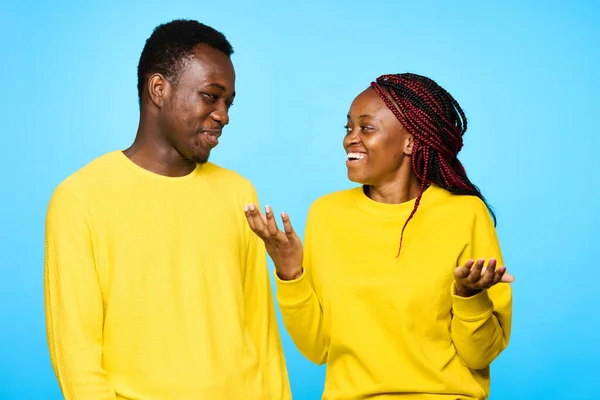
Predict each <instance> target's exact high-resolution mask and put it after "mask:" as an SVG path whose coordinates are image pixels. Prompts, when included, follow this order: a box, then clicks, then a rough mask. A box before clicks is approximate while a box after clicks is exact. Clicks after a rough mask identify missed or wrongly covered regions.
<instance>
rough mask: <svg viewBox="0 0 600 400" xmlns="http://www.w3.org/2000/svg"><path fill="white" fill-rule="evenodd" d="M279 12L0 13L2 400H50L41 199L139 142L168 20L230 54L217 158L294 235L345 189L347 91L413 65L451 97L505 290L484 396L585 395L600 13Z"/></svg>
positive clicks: (297, 387) (599, 6) (295, 7)
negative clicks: (144, 74) (141, 67)
mask: <svg viewBox="0 0 600 400" xmlns="http://www.w3.org/2000/svg"><path fill="white" fill-rule="evenodd" d="M284 3H285V2H278V1H262V2H257V3H255V4H254V5H251V4H250V2H246V1H233V0H229V1H224V2H220V1H216V0H215V1H213V2H203V1H198V0H196V1H176V0H169V1H144V2H135V3H134V2H125V1H118V2H117V1H103V2H93V3H88V4H83V3H82V2H58V1H54V2H50V1H48V2H43V3H42V2H40V3H39V4H38V3H36V2H32V1H19V2H13V1H9V2H6V1H3V2H2V4H1V6H0V15H1V17H0V38H1V39H0V77H1V79H2V82H1V85H0V88H1V91H2V93H4V94H3V95H2V96H0V113H1V120H0V130H1V131H0V133H1V135H0V138H1V142H0V144H1V146H2V147H1V149H2V155H1V157H0V171H1V172H0V173H1V174H2V184H1V185H0V189H1V190H2V196H1V197H0V205H1V210H0V250H1V251H0V268H1V274H0V323H1V329H0V398H1V399H59V398H62V397H61V395H60V392H59V390H58V386H57V384H56V381H55V378H54V375H53V372H52V368H51V365H50V362H49V356H48V352H47V347H46V337H45V328H44V312H43V245H44V217H45V212H46V207H47V204H48V200H49V198H50V195H51V193H52V191H53V189H54V188H55V187H56V185H57V184H58V183H59V182H60V181H61V180H62V179H64V178H65V177H66V176H68V175H69V174H71V173H72V172H74V171H75V170H76V169H78V168H80V167H82V166H83V165H84V164H86V163H87V162H89V161H91V160H92V159H94V158H95V157H97V156H99V155H101V154H104V153H106V152H108V151H112V150H115V149H119V148H121V149H122V148H125V147H127V146H128V145H129V144H130V143H131V141H132V140H133V137H134V134H135V131H136V128H137V121H138V103H137V92H136V67H137V62H138V58H139V55H140V52H141V50H142V47H143V45H144V42H145V40H146V38H147V37H148V36H149V35H150V33H151V31H152V29H153V28H154V27H155V26H156V25H157V24H159V23H162V22H166V21H169V20H171V19H173V18H179V17H185V18H193V19H198V20H200V21H202V22H205V23H207V24H209V25H212V26H214V27H215V28H217V29H219V30H221V31H223V32H224V33H225V34H226V35H227V37H228V39H229V40H230V41H231V42H232V44H233V46H234V49H235V54H234V56H233V61H234V64H235V66H236V69H237V76H238V80H237V92H238V96H237V98H236V101H235V105H234V107H233V109H232V111H231V124H230V126H228V127H227V128H226V130H225V132H224V135H223V138H222V140H221V144H220V146H219V147H218V148H217V149H216V150H215V151H214V152H213V156H212V158H211V160H212V161H214V162H216V163H219V164H221V165H223V166H226V167H229V168H233V169H235V170H237V171H239V172H240V173H242V174H243V175H244V176H246V177H248V178H250V179H251V180H252V181H253V182H254V184H255V186H256V187H257V189H258V192H259V195H260V198H261V202H262V203H263V204H267V203H268V204H272V205H273V206H274V208H275V210H276V212H277V211H283V210H285V211H287V212H289V213H290V215H291V217H292V220H293V222H294V223H295V226H296V228H297V230H298V231H299V232H303V229H304V220H305V217H306V212H307V209H308V207H309V205H310V203H311V202H312V201H313V200H314V199H316V198H317V197H319V196H321V195H323V194H325V193H328V192H331V191H334V190H339V189H343V188H347V187H350V186H351V183H350V182H348V181H347V179H346V170H345V165H344V161H345V153H344V152H343V150H342V145H341V141H342V137H343V135H344V129H343V125H344V124H345V115H346V113H347V111H348V108H349V106H350V103H351V101H352V99H353V98H354V96H355V95H357V94H358V93H359V92H360V91H361V90H363V89H364V88H365V87H367V85H368V84H369V83H370V82H371V81H372V80H373V79H375V78H376V77H377V76H379V75H381V74H384V73H397V72H405V71H410V72H416V73H420V74H424V75H427V76H430V77H432V78H433V79H435V80H436V81H438V83H440V84H441V85H442V86H444V87H445V88H446V89H447V90H449V91H450V92H451V93H452V94H453V95H454V96H455V97H456V98H457V99H458V100H459V102H460V103H461V105H462V106H463V108H464V109H465V111H466V113H467V117H468V118H469V122H470V123H469V129H468V131H467V134H466V136H465V148H464V150H463V152H462V153H461V159H462V160H463V162H464V164H465V165H466V167H467V170H468V171H469V174H470V175H471V177H472V180H473V181H474V182H475V183H476V184H478V185H479V186H480V187H481V189H482V190H483V192H484V194H485V195H486V197H487V198H488V200H489V201H490V202H491V203H492V205H493V206H494V208H495V210H496V212H497V214H498V217H499V225H498V233H499V236H500V240H501V243H502V246H503V250H504V254H505V259H506V262H507V264H508V266H509V269H510V271H511V272H512V273H513V274H514V275H515V276H516V277H517V282H516V283H515V284H514V324H513V326H514V328H513V336H512V340H511V343H510V346H509V348H508V349H507V350H506V351H505V352H504V353H503V354H502V355H501V356H500V358H499V359H498V360H497V361H496V362H495V363H494V364H493V366H492V374H493V379H492V396H491V398H492V399H537V398H540V399H542V398H543V399H546V400H549V399H561V400H565V399H567V400H569V399H595V398H597V395H596V393H597V389H596V386H597V382H598V373H599V372H600V368H599V366H598V362H599V361H598V360H600V345H599V341H600V335H599V334H598V330H599V328H600V318H599V311H598V310H599V307H600V296H599V294H598V293H599V290H598V285H597V282H598V279H597V278H598V275H597V274H596V273H595V271H598V270H599V266H598V262H597V257H594V255H595V254H593V246H594V245H595V244H596V241H598V239H599V238H600V231H599V228H598V224H599V223H600V217H599V216H598V215H599V213H598V210H597V208H598V207H597V205H598V200H597V198H596V196H597V195H598V193H599V189H600V185H599V183H600V182H599V178H598V175H599V172H600V169H599V167H598V162H597V160H596V158H595V156H596V154H597V151H598V147H599V145H600V139H599V137H600V132H599V129H598V119H599V115H600V102H599V97H598V93H599V90H600V79H599V78H598V72H599V71H600V67H599V61H600V51H599V49H600V30H599V28H598V27H597V26H598V23H599V22H600V18H599V17H600V3H597V2H593V1H587V2H586V1H578V2H575V1H573V2H568V1H562V2H561V1H545V2H535V1H530V2H527V5H525V4H523V3H522V2H517V1H502V2H500V1H497V2H487V3H486V4H482V2H477V1H471V2H469V1H453V2H450V1H439V2H431V1H428V2H415V1H410V2H409V1H370V2H358V1H357V2H351V1H344V2H342V1H330V2H317V1H302V2H287V3H285V4H284ZM271 267H272V266H271ZM282 335H283V341H284V349H285V352H286V356H287V363H288V367H289V373H290V379H291V383H292V387H293V393H294V398H295V399H298V400H301V399H318V398H319V396H320V393H321V390H322V387H323V379H324V368H323V367H316V366H313V365H311V364H310V363H309V362H308V361H307V360H305V359H304V358H302V356H301V355H300V354H299V353H298V352H297V350H296V349H295V348H294V346H293V344H292V342H291V341H290V338H289V337H288V336H287V334H286V333H285V332H284V331H283V327H282Z"/></svg>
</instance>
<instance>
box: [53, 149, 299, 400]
mask: <svg viewBox="0 0 600 400" xmlns="http://www.w3.org/2000/svg"><path fill="white" fill-rule="evenodd" d="M256 201H257V199H256V193H255V191H254V188H253V186H252V185H251V183H250V182H249V181H247V180H246V179H244V178H242V177H241V176H239V175H238V174H236V173H235V172H233V171H230V170H227V169H224V168H220V167H218V166H216V165H214V164H211V163H207V164H204V165H202V166H198V167H197V168H196V169H195V170H194V171H193V172H192V173H191V174H189V175H187V176H184V177H180V178H169V177H164V176H160V175H157V174H154V173H151V172H149V171H146V170H144V169H142V168H140V167H138V166H137V165H135V164H134V163H133V162H131V161H130V160H129V159H128V158H127V157H125V155H123V153H122V152H120V151H117V152H112V153H109V154H107V155H105V156H102V157H100V158H98V159H96V160H95V161H93V162H92V163H90V164H88V165H87V166H85V167H84V168H82V169H81V170H79V171H78V172H76V173H75V174H73V175H72V176H70V177H69V178H67V179H66V180H65V181H64V182H62V183H61V184H60V185H59V186H58V188H57V189H56V191H55V193H54V194H53V196H52V199H51V201H50V205H49V209H48V215H47V221H46V224H47V225H46V258H45V307H46V317H47V333H48V342H49V347H50V355H51V360H52V364H53V367H54V370H55V373H56V376H57V378H58V382H59V384H60V387H61V389H62V391H63V393H64V396H65V398H66V399H67V400H73V399H76V400H99V399H103V400H104V399H143V400H159V399H160V400H180V399H181V400H184V399H194V400H197V399H209V400H210V399H214V400H229V399H231V400H241V399H261V400H280V399H290V398H291V395H290V389H289V383H288V378H287V371H286V366H285V362H284V357H283V352H282V349H281V342H280V339H279V333H278V328H277V322H276V317H275V313H274V305H273V299H272V296H271V290H270V284H269V275H268V272H267V264H266V254H265V250H264V246H263V244H262V242H261V241H260V240H259V239H257V238H256V235H254V234H252V232H251V231H250V229H249V228H248V226H247V223H246V220H245V217H244V212H243V206H244V204H247V203H250V202H256Z"/></svg>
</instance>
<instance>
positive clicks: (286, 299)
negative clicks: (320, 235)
mask: <svg viewBox="0 0 600 400" xmlns="http://www.w3.org/2000/svg"><path fill="white" fill-rule="evenodd" d="M313 215H314V211H313V209H311V211H310V212H309V214H308V219H307V222H306V229H305V235H304V261H303V264H304V265H303V267H304V272H303V274H302V275H301V276H300V278H298V279H295V280H292V281H283V280H281V279H279V277H278V276H277V274H275V279H276V282H277V300H278V303H279V308H280V309H281V314H282V317H283V323H284V325H285V327H286V330H287V331H288V333H289V334H290V336H291V337H292V340H293V341H294V344H295V345H296V347H297V348H298V350H299V351H300V352H301V353H302V355H304V356H305V357H306V358H307V359H309V360H310V361H312V362H313V363H315V364H318V365H321V364H324V363H325V362H326V360H327V353H328V347H329V339H328V337H327V335H326V333H325V330H324V329H323V309H322V307H321V303H320V301H319V298H318V296H317V292H316V290H315V285H314V281H313V278H312V277H313V275H312V273H313V270H312V268H313V266H312V263H311V249H312V246H311V232H312V226H313V220H314V219H313Z"/></svg>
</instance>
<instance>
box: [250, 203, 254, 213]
mask: <svg viewBox="0 0 600 400" xmlns="http://www.w3.org/2000/svg"><path fill="white" fill-rule="evenodd" d="M250 210H252V211H254V204H252V203H250Z"/></svg>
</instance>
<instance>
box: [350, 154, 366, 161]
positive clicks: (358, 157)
mask: <svg viewBox="0 0 600 400" xmlns="http://www.w3.org/2000/svg"><path fill="white" fill-rule="evenodd" d="M366 156H367V155H366V154H365V153H348V160H362V159H363V158H365V157H366Z"/></svg>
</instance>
